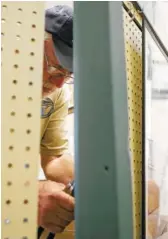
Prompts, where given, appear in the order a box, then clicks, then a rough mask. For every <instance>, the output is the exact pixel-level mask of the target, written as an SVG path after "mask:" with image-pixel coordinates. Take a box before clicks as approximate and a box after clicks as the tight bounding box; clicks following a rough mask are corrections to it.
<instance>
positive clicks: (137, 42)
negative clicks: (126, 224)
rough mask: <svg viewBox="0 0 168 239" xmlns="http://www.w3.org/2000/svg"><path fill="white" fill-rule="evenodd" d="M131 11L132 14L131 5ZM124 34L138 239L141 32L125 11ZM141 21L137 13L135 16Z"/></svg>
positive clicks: (140, 153)
mask: <svg viewBox="0 0 168 239" xmlns="http://www.w3.org/2000/svg"><path fill="white" fill-rule="evenodd" d="M127 6H129V7H131V9H130V10H131V11H132V10H133V13H134V15H135V17H136V16H137V14H138V13H136V14H135V9H133V7H132V4H128V3H127ZM123 14H124V16H123V17H124V36H125V55H126V70H127V90H128V115H129V146H130V155H131V163H132V186H133V218H134V226H133V228H134V239H140V238H141V207H142V201H141V198H142V192H141V187H142V32H141V30H140V29H139V28H138V26H137V25H136V24H135V22H134V21H133V19H132V18H131V17H130V16H129V14H128V13H127V12H126V11H125V10H124V13H123ZM138 21H139V22H140V16H139V17H138Z"/></svg>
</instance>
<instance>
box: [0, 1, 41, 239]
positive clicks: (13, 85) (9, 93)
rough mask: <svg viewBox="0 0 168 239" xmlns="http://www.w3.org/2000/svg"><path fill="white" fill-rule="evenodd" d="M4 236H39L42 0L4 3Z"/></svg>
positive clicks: (7, 238)
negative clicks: (39, 0)
mask: <svg viewBox="0 0 168 239" xmlns="http://www.w3.org/2000/svg"><path fill="white" fill-rule="evenodd" d="M1 7H2V9H1V10H2V20H1V26H2V33H1V36H2V45H1V53H2V169H3V170H2V239H33V238H34V239H35V238H36V223H37V183H36V182H37V174H38V158H39V141H40V109H41V81H42V62H43V36H44V6H43V2H2V5H1Z"/></svg>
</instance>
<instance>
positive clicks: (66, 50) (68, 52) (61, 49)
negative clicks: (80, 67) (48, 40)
mask: <svg viewBox="0 0 168 239" xmlns="http://www.w3.org/2000/svg"><path fill="white" fill-rule="evenodd" d="M53 42H54V48H55V54H56V57H57V59H58V61H59V63H60V65H61V66H63V67H64V68H66V69H67V70H69V71H70V72H73V48H71V47H69V46H68V45H66V44H64V43H63V42H62V41H61V40H58V39H53Z"/></svg>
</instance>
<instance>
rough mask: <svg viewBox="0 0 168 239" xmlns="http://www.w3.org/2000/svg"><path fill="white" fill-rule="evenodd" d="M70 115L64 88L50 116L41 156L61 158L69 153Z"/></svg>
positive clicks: (42, 141)
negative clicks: (67, 120)
mask: <svg viewBox="0 0 168 239" xmlns="http://www.w3.org/2000/svg"><path fill="white" fill-rule="evenodd" d="M67 115H68V98H67V96H66V91H65V90H64V88H62V89H61V90H60V92H59V94H58V97H57V99H56V102H55V105H54V112H53V113H52V114H51V115H50V118H49V122H48V124H47V127H46V130H45V133H44V135H43V138H42V140H41V154H42V155H48V156H59V155H62V154H65V153H68V130H67V127H66V118H67Z"/></svg>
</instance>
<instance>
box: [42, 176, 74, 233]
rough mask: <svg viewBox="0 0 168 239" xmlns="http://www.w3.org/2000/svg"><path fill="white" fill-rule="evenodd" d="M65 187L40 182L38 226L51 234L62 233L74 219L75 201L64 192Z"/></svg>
mask: <svg viewBox="0 0 168 239" xmlns="http://www.w3.org/2000/svg"><path fill="white" fill-rule="evenodd" d="M64 188H65V185H63V184H60V183H56V182H52V181H49V180H47V181H39V202H38V224H39V225H40V226H42V227H43V228H46V229H47V230H49V231H50V232H53V233H57V232H62V231H63V230H64V229H65V227H66V226H67V225H68V224H69V223H70V222H71V221H72V220H73V219H74V206H75V200H74V198H73V197H71V196H70V195H68V194H67V193H65V192H63V190H64Z"/></svg>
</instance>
